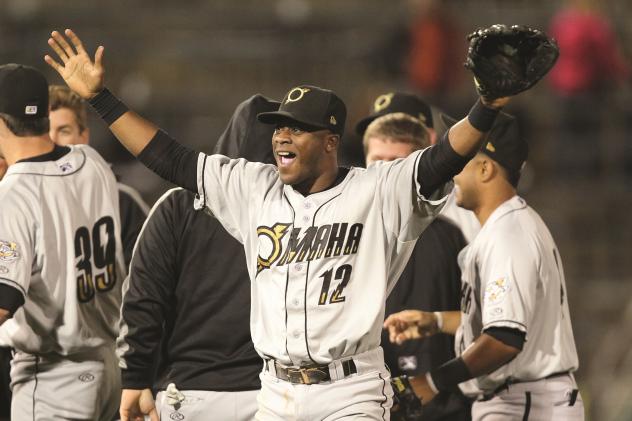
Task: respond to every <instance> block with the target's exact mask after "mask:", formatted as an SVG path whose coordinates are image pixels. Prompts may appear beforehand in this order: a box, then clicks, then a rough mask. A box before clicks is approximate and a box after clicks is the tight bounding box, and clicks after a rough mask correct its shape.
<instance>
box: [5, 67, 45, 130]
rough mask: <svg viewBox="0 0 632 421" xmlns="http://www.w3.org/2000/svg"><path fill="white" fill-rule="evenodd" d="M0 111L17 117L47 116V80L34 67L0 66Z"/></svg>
mask: <svg viewBox="0 0 632 421" xmlns="http://www.w3.org/2000/svg"><path fill="white" fill-rule="evenodd" d="M0 113H4V114H8V115H10V116H13V117H16V118H19V119H34V118H42V117H47V116H48V82H47V81H46V78H45V77H44V75H43V74H42V73H41V72H40V71H39V70H37V69H36V68H34V67H30V66H25V65H22V64H15V63H10V64H3V65H1V66H0Z"/></svg>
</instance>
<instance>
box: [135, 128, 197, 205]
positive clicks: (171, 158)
mask: <svg viewBox="0 0 632 421" xmlns="http://www.w3.org/2000/svg"><path fill="white" fill-rule="evenodd" d="M137 158H138V160H139V161H140V162H142V163H143V165H145V166H146V167H147V168H149V169H150V170H152V171H153V172H155V173H156V174H158V175H159V176H161V177H162V178H164V179H165V180H167V181H170V182H172V183H174V184H175V185H177V186H180V187H182V188H185V189H187V190H189V191H191V192H193V193H197V160H198V152H196V151H194V150H192V149H190V148H188V147H186V146H184V145H181V144H180V143H178V142H177V141H176V140H175V139H173V138H172V137H171V136H169V135H168V134H167V133H165V132H164V131H162V130H158V132H157V133H156V135H155V136H154V137H153V139H151V140H150V141H149V143H148V144H147V146H145V149H143V151H142V152H141V153H140V154H138V157H137Z"/></svg>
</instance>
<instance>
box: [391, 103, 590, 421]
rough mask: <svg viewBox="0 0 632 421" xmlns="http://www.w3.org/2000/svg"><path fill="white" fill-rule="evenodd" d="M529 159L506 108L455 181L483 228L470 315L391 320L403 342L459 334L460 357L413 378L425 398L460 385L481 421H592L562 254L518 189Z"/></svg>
mask: <svg viewBox="0 0 632 421" xmlns="http://www.w3.org/2000/svg"><path fill="white" fill-rule="evenodd" d="M526 158H527V145H526V143H525V142H524V141H523V140H521V139H520V137H519V136H518V134H517V129H516V124H515V120H514V119H513V118H510V117H509V116H508V115H506V114H502V115H501V117H499V119H498V120H497V121H496V125H495V127H494V128H493V129H492V130H491V132H490V133H489V135H488V137H487V139H486V141H485V143H484V146H483V148H482V149H481V152H479V153H478V154H477V155H476V156H475V157H474V158H473V160H472V161H470V163H468V165H466V167H465V168H464V170H463V171H462V172H461V174H459V175H457V176H456V177H455V184H456V186H455V190H456V196H457V197H456V199H457V204H458V205H459V206H462V207H464V208H466V209H470V210H472V211H474V213H475V214H476V216H477V217H478V218H479V220H480V222H481V225H482V228H481V231H480V233H479V234H478V236H477V237H476V238H475V239H474V241H473V242H472V243H471V244H470V245H468V246H467V247H466V248H465V249H463V251H461V253H460V254H459V259H458V260H459V266H460V267H461V273H462V281H463V286H462V290H461V312H435V313H429V312H422V311H415V310H406V311H402V312H400V313H397V314H393V315H391V316H389V317H388V318H387V319H386V320H385V322H384V327H385V328H387V329H388V331H389V339H390V340H391V341H392V342H396V343H402V342H404V341H406V340H409V339H420V338H424V337H427V336H430V335H434V334H435V333H438V332H442V333H448V334H454V335H456V337H455V339H456V340H455V348H456V353H457V355H458V357H457V358H455V359H453V360H452V361H449V362H447V363H446V364H444V365H442V366H441V367H438V368H436V369H433V370H431V371H430V372H428V373H426V374H425V375H420V376H416V377H411V378H409V379H407V380H408V381H409V382H410V385H411V387H412V389H413V390H414V391H415V393H416V395H417V396H418V397H420V398H421V399H422V402H428V401H429V400H431V399H432V398H433V397H434V396H435V395H436V394H437V393H440V392H443V391H449V390H452V389H454V388H456V387H457V386H458V387H460V388H461V390H462V391H463V392H464V393H465V394H466V395H469V396H472V397H474V398H476V399H477V400H476V401H475V402H474V403H473V405H472V418H473V420H474V421H477V420H488V419H494V420H496V419H502V420H508V421H514V420H515V421H519V420H526V419H534V420H543V421H544V420H551V421H553V420H555V421H565V420H569V421H570V420H582V419H583V418H584V409H583V403H582V399H581V396H580V395H579V392H578V389H577V384H576V383H575V379H574V377H573V372H574V371H575V370H576V369H577V367H578V359H577V352H576V350H575V342H574V339H573V332H572V327H571V323H570V314H569V309H568V303H567V301H566V298H565V297H566V293H565V292H566V285H565V281H564V272H563V269H562V263H561V260H560V257H559V253H558V251H557V247H556V245H555V242H554V241H553V238H552V237H551V234H550V232H549V231H548V229H547V227H546V226H545V225H544V223H543V222H542V220H541V219H540V217H539V216H538V215H537V214H536V213H535V211H534V210H533V209H531V208H530V207H529V206H527V204H526V202H525V201H524V200H523V199H522V198H521V197H519V196H517V195H516V190H515V187H516V185H517V183H518V180H519V178H520V171H521V169H522V166H523V164H524V162H525V161H526ZM527 338H528V341H527ZM405 410H406V409H405V408H404V409H403V410H402V411H404V412H405Z"/></svg>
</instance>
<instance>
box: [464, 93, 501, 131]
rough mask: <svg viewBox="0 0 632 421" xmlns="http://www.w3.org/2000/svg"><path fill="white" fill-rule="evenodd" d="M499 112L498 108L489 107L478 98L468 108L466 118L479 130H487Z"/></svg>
mask: <svg viewBox="0 0 632 421" xmlns="http://www.w3.org/2000/svg"><path fill="white" fill-rule="evenodd" d="M499 112H500V110H499V109H496V108H489V107H488V106H486V105H485V104H483V101H481V100H480V99H479V100H478V101H476V104H474V106H473V107H472V109H471V110H470V112H469V114H468V115H467V119H468V121H469V122H470V124H471V125H472V126H474V128H475V129H476V130H478V131H479V132H488V131H490V130H491V128H492V126H493V125H494V121H495V120H496V116H497V115H498V113H499Z"/></svg>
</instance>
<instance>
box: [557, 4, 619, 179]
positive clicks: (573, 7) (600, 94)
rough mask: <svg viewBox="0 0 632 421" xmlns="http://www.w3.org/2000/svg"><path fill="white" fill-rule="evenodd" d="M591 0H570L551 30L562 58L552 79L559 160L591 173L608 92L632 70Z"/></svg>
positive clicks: (570, 171)
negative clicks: (555, 102) (557, 107)
mask: <svg viewBox="0 0 632 421" xmlns="http://www.w3.org/2000/svg"><path fill="white" fill-rule="evenodd" d="M593 6H594V5H593V1H591V0H568V1H567V4H566V6H565V7H564V8H563V9H561V10H560V11H559V12H558V13H557V14H556V15H555V16H554V18H553V20H552V22H551V27H550V34H551V35H552V36H553V37H554V38H556V39H557V41H558V43H559V46H560V58H559V61H558V63H557V64H556V65H555V67H554V68H553V69H552V71H551V74H550V77H549V81H550V85H551V88H552V89H553V91H554V92H555V94H557V96H558V97H559V101H560V104H559V110H560V121H559V124H560V127H559V129H560V134H559V139H558V143H557V146H558V151H557V154H556V157H557V158H556V160H557V159H559V161H558V164H559V167H558V168H559V170H560V174H561V175H570V176H578V175H584V176H591V175H595V174H596V173H597V172H598V171H599V161H600V160H599V157H600V154H601V152H600V145H599V143H600V142H599V141H595V140H596V139H597V140H598V138H599V136H600V134H601V133H600V132H601V130H602V122H603V118H604V117H605V116H606V115H611V113H612V112H613V111H614V110H609V109H608V94H609V93H611V92H612V89H613V88H614V87H616V86H617V85H618V84H620V83H621V82H622V81H623V80H625V79H626V78H627V77H628V76H629V68H628V67H627V65H626V63H625V61H624V59H623V56H622V54H621V51H620V48H619V45H618V42H617V39H616V36H615V33H614V31H613V29H612V28H611V25H610V22H609V21H608V20H607V19H606V18H605V17H604V16H601V15H600V14H599V13H598V12H597V10H596V9H595V7H593Z"/></svg>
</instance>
